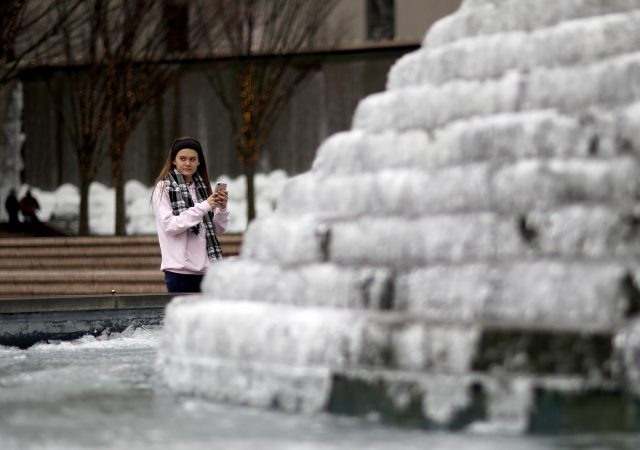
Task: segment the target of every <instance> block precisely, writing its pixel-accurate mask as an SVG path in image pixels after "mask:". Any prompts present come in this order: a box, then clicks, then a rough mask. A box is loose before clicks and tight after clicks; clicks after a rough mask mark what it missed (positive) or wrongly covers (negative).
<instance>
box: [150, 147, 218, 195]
mask: <svg viewBox="0 0 640 450" xmlns="http://www.w3.org/2000/svg"><path fill="white" fill-rule="evenodd" d="M185 148H189V149H191V150H195V151H196V152H197V153H198V162H199V163H200V164H198V169H197V170H196V172H197V173H199V174H200V176H201V177H202V181H204V185H205V187H206V188H207V192H208V193H209V195H211V194H213V191H212V189H211V181H210V180H209V172H207V162H206V160H205V159H204V152H203V151H202V145H200V142H199V141H198V140H197V139H194V138H192V137H191V136H182V137H179V138H176V139H175V140H174V141H173V144H171V148H170V149H169V154H168V155H167V159H166V160H165V162H164V165H163V166H162V170H160V174H159V175H158V178H156V181H155V183H154V184H153V191H152V192H151V198H152V199H153V196H154V194H155V191H156V189H157V188H158V185H159V183H160V182H161V181H164V180H165V179H166V178H167V175H168V174H169V171H170V170H172V169H173V161H174V160H175V159H176V155H177V154H178V152H179V151H180V150H184V149H185Z"/></svg>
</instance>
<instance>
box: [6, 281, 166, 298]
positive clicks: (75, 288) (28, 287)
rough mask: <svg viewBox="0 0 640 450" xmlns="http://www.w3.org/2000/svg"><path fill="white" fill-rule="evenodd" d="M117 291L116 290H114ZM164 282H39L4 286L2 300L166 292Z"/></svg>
mask: <svg viewBox="0 0 640 450" xmlns="http://www.w3.org/2000/svg"><path fill="white" fill-rule="evenodd" d="M114 291H115V292H114ZM166 292H167V289H166V288H165V285H164V283H163V282H156V283H140V284H133V283H129V284H120V283H113V284H112V283H93V284H87V283H74V282H71V283H67V284H62V283H53V284H48V283H38V284H14V285H8V286H2V293H1V294H0V302H2V301H3V300H2V299H3V298H24V297H51V296H62V295H64V296H67V295H82V296H84V295H109V294H166Z"/></svg>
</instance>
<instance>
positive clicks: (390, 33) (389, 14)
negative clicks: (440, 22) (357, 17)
mask: <svg viewBox="0 0 640 450" xmlns="http://www.w3.org/2000/svg"><path fill="white" fill-rule="evenodd" d="M394 22H395V14H394V0H367V38H368V39H369V40H372V41H382V40H391V39H393V37H394V35H395V24H394Z"/></svg>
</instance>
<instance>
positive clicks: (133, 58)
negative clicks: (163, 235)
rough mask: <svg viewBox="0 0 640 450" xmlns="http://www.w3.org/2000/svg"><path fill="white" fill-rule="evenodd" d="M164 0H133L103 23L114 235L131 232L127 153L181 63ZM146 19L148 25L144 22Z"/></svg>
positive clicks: (129, 0)
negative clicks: (173, 56) (171, 42)
mask: <svg viewBox="0 0 640 450" xmlns="http://www.w3.org/2000/svg"><path fill="white" fill-rule="evenodd" d="M163 6H164V5H163V4H162V2H157V1H154V0H128V1H126V2H122V3H121V5H120V7H119V8H118V9H117V10H116V11H115V12H114V14H113V15H112V16H111V17H110V20H109V21H108V22H105V23H103V26H102V28H101V35H102V40H103V42H104V49H105V53H106V61H107V66H106V69H107V74H108V80H109V81H108V84H107V92H108V93H109V96H110V104H111V109H110V120H109V124H110V133H111V142H110V145H109V156H110V160H111V171H112V183H113V187H114V190H115V205H116V207H115V234H116V235H125V234H126V215H125V207H126V205H125V195H124V194H125V192H124V164H123V161H124V154H125V149H126V144H127V142H128V141H129V138H130V137H131V135H132V133H133V132H134V130H135V127H136V126H137V125H138V123H139V122H140V121H141V120H142V118H143V117H144V115H145V114H146V112H147V111H148V110H149V108H150V107H151V106H152V105H153V103H154V102H155V101H156V99H157V98H158V96H160V95H162V93H163V92H164V91H165V90H166V88H167V87H168V86H169V85H170V84H171V83H172V82H173V80H174V79H175V77H176V76H177V73H178V66H177V65H176V64H175V63H174V62H173V61H172V62H168V61H167V57H168V56H169V55H168V51H169V50H170V48H169V47H168V46H167V33H168V30H169V28H168V27H167V26H166V25H167V24H166V20H167V14H169V15H170V14H172V10H169V11H167V9H166V8H165V7H163ZM141 24H144V26H141Z"/></svg>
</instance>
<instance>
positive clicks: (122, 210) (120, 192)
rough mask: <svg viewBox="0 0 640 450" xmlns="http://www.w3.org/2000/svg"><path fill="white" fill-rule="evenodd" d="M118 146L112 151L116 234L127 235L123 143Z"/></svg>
mask: <svg viewBox="0 0 640 450" xmlns="http://www.w3.org/2000/svg"><path fill="white" fill-rule="evenodd" d="M115 145H116V146H117V147H118V148H116V149H114V151H112V152H111V173H112V175H111V177H112V178H111V181H112V184H113V190H114V191H115V197H116V198H115V203H116V210H115V214H116V216H115V222H116V224H115V235H116V236H126V235H127V216H126V204H125V199H124V170H123V165H122V160H123V152H122V148H121V144H115Z"/></svg>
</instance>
